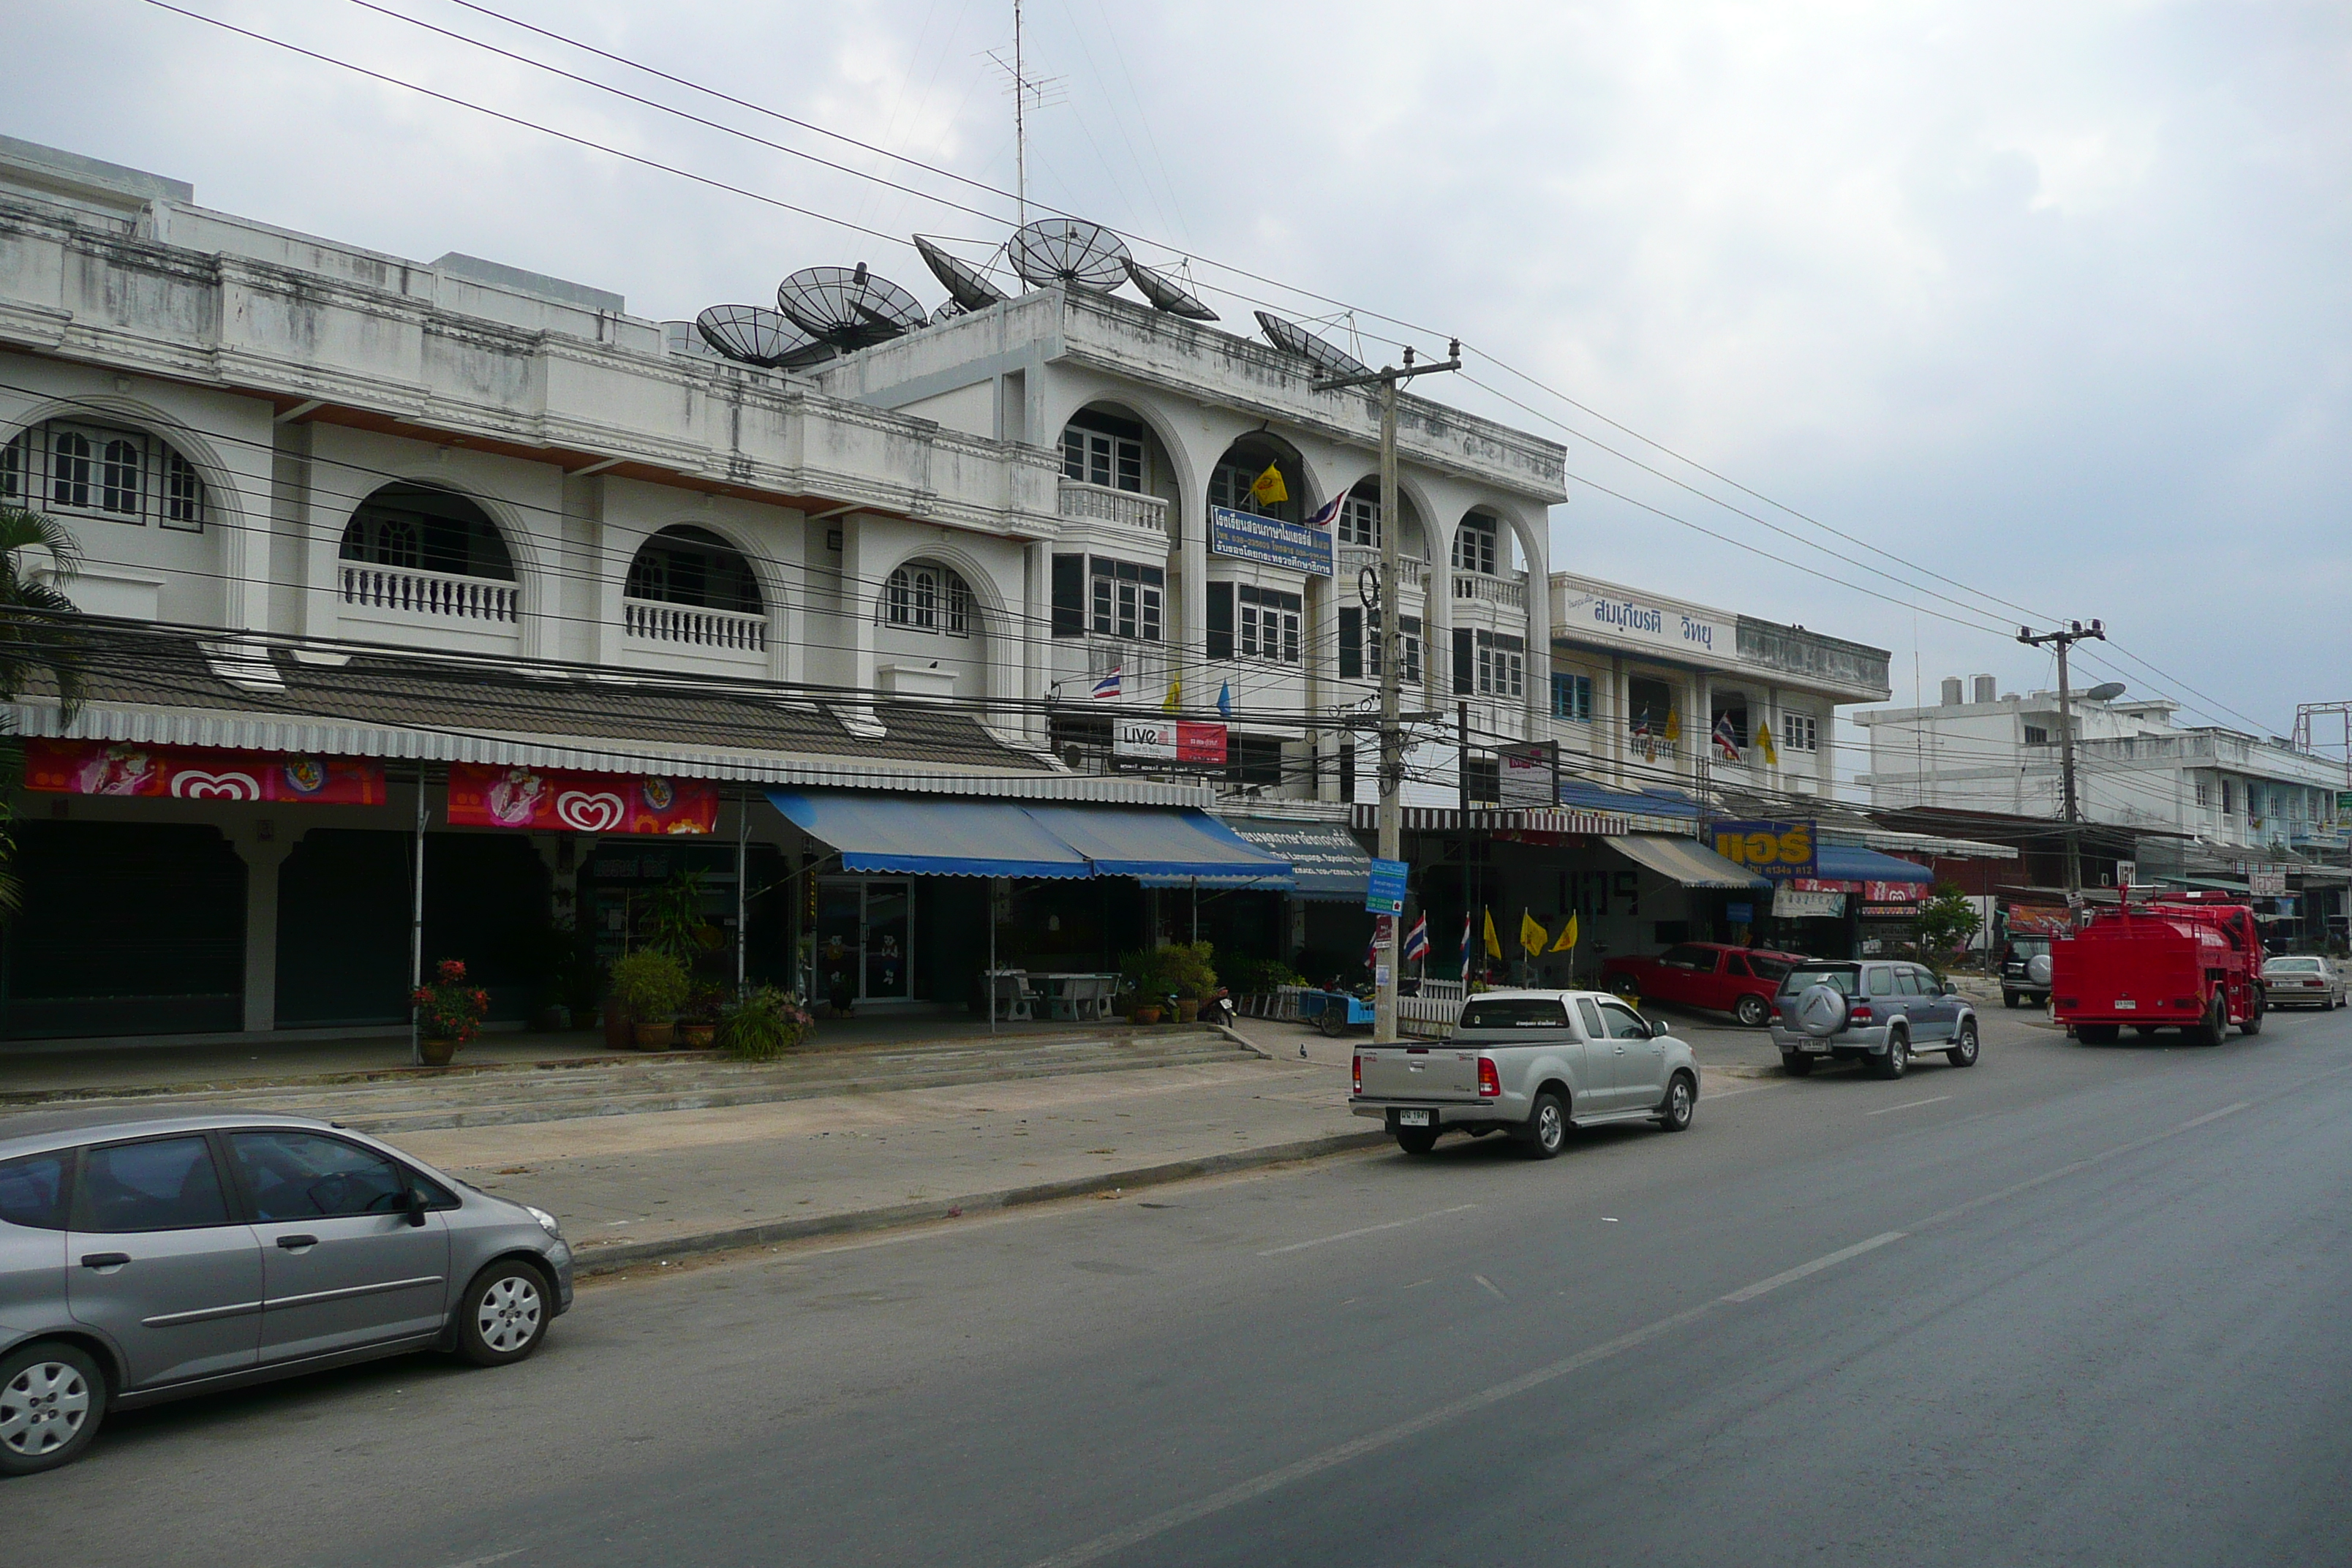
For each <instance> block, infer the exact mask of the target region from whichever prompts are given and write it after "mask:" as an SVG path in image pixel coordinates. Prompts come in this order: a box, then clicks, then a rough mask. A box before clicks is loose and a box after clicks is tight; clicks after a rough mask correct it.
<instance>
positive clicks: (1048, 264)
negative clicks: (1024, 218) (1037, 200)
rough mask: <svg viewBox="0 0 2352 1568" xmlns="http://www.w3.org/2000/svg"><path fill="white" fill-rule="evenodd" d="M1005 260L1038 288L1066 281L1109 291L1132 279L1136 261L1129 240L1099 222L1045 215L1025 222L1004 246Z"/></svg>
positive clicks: (1022, 278)
mask: <svg viewBox="0 0 2352 1568" xmlns="http://www.w3.org/2000/svg"><path fill="white" fill-rule="evenodd" d="M1004 253H1005V257H1006V259H1008V260H1010V261H1011V262H1012V263H1013V271H1014V272H1016V273H1018V274H1019V275H1020V278H1021V281H1023V282H1024V283H1026V284H1028V285H1029V286H1030V287H1031V288H1033V289H1044V288H1047V287H1050V286H1051V285H1053V284H1055V283H1067V284H1071V285H1073V286H1075V287H1076V288H1080V289H1094V290H1096V291H1097V292H1098V293H1108V292H1109V291H1110V290H1111V289H1116V288H1118V286H1119V285H1120V284H1122V283H1124V282H1126V281H1127V271H1128V266H1129V261H1130V260H1131V258H1129V255H1128V253H1127V241H1125V240H1123V239H1121V238H1119V237H1118V236H1117V235H1115V234H1113V233H1112V232H1111V231H1110V230H1108V229H1107V228H1105V227H1104V226H1102V225H1100V224H1098V223H1088V222H1087V220H1086V219H1084V218H1076V217H1041V218H1039V219H1038V220H1037V221H1036V222H1035V223H1032V224H1024V225H1023V226H1021V227H1020V229H1019V230H1017V231H1016V232H1015V233H1014V234H1013V237H1012V238H1011V239H1010V240H1008V241H1006V242H1005V247H1004Z"/></svg>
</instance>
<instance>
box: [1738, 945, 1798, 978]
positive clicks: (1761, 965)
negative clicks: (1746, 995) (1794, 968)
mask: <svg viewBox="0 0 2352 1568" xmlns="http://www.w3.org/2000/svg"><path fill="white" fill-rule="evenodd" d="M1748 967H1749V968H1751V969H1753V970H1755V971H1756V973H1758V974H1759V975H1761V976H1762V977H1763V978H1765V979H1767V980H1779V979H1780V978H1782V977H1783V976H1785V975H1786V974H1787V973H1789V969H1790V965H1789V963H1788V962H1787V961H1786V960H1785V959H1779V958H1759V957H1757V956H1756V955H1755V954H1754V953H1752V952H1751V953H1749V954H1748Z"/></svg>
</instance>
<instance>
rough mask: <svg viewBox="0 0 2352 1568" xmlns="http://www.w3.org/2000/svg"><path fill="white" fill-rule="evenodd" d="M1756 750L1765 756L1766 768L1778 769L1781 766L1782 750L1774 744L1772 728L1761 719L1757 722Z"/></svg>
mask: <svg viewBox="0 0 2352 1568" xmlns="http://www.w3.org/2000/svg"><path fill="white" fill-rule="evenodd" d="M1756 749H1757V750H1758V751H1759V752H1762V753H1763V754H1764V765H1765V766H1766V767H1768V768H1777V767H1779V766H1780V750H1779V749H1778V748H1777V747H1775V746H1774V745H1773V744H1772V727H1771V726H1770V725H1769V724H1767V723H1765V722H1764V721H1762V720H1761V719H1759V720H1758V721H1756Z"/></svg>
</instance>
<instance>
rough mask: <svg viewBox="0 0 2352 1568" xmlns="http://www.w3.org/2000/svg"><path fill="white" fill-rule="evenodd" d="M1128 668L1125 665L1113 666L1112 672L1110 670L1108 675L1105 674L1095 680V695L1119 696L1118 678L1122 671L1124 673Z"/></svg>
mask: <svg viewBox="0 0 2352 1568" xmlns="http://www.w3.org/2000/svg"><path fill="white" fill-rule="evenodd" d="M1126 668H1127V667H1126V666H1125V665H1120V666H1118V667H1116V668H1113V669H1112V670H1111V672H1110V673H1109V674H1108V675H1106V676H1104V677H1103V678H1102V679H1100V680H1097V681H1096V682H1095V695H1096V696H1097V697H1116V696H1118V678H1119V676H1120V675H1121V674H1122V673H1124V672H1125V670H1126Z"/></svg>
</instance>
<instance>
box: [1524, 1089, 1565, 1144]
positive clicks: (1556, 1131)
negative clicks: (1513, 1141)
mask: <svg viewBox="0 0 2352 1568" xmlns="http://www.w3.org/2000/svg"><path fill="white" fill-rule="evenodd" d="M1520 1142H1524V1143H1525V1144H1526V1145H1527V1148H1528V1153H1529V1154H1531V1155H1533V1156H1535V1158H1537V1159H1538V1160H1549V1159H1550V1158H1551V1157H1552V1156H1553V1155H1555V1154H1557V1153H1559V1152H1560V1150H1562V1149H1563V1148H1565V1147H1567V1145H1568V1107H1566V1106H1565V1105H1562V1104H1561V1103H1560V1102H1559V1096H1558V1095H1556V1094H1551V1093H1544V1094H1539V1095H1537V1096H1536V1103H1535V1108H1534V1109H1533V1110H1530V1111H1528V1125H1527V1130H1526V1131H1524V1132H1523V1133H1521V1134H1520Z"/></svg>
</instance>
